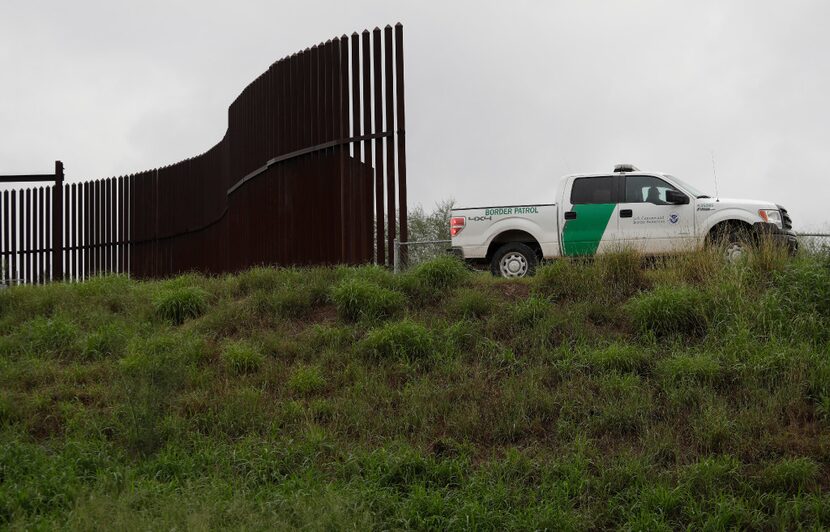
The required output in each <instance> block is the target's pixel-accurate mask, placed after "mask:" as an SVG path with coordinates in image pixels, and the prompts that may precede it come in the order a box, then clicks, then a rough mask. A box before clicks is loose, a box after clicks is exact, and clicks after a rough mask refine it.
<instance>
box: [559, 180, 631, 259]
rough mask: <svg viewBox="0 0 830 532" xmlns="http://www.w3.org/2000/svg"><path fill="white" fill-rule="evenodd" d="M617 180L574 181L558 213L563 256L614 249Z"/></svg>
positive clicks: (590, 253)
mask: <svg viewBox="0 0 830 532" xmlns="http://www.w3.org/2000/svg"><path fill="white" fill-rule="evenodd" d="M618 180H619V178H618V177H617V176H595V177H577V178H574V180H573V181H572V183H571V187H570V194H568V192H567V188H566V189H565V190H566V191H565V194H564V197H563V198H562V203H561V208H560V209H559V217H560V219H559V227H562V239H561V241H562V253H563V254H564V255H569V256H577V255H593V254H595V253H597V252H602V251H604V250H606V249H608V248H610V247H613V243H614V240H615V238H616V233H617V216H616V213H617V210H618V209H617V199H618V195H619V188H620V187H619V184H618Z"/></svg>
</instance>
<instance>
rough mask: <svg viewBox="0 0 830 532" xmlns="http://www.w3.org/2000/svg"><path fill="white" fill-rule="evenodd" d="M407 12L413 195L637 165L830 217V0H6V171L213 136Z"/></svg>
mask: <svg viewBox="0 0 830 532" xmlns="http://www.w3.org/2000/svg"><path fill="white" fill-rule="evenodd" d="M397 21H400V22H402V23H403V24H404V28H405V43H404V45H405V54H406V98H407V155H408V163H409V166H408V172H409V191H410V201H411V205H414V204H416V203H421V204H423V205H424V207H425V208H426V209H429V208H431V207H432V205H433V204H434V203H435V202H436V201H438V200H441V199H444V198H451V197H452V198H455V199H456V201H457V203H459V204H462V205H481V204H506V203H518V202H535V203H538V202H546V201H550V202H552V201H554V195H553V193H554V190H555V188H556V184H557V182H558V179H559V177H560V176H562V175H564V174H567V173H576V172H599V171H607V170H610V169H611V168H612V167H613V165H614V164H615V163H619V162H632V163H634V164H636V165H638V166H639V167H640V168H641V169H648V170H660V171H666V172H669V173H672V174H674V175H677V176H679V177H681V178H683V179H685V180H687V181H689V182H691V183H693V184H694V185H696V186H697V187H698V188H702V189H705V190H709V191H712V192H714V180H713V175H712V174H713V172H712V152H714V156H715V162H716V167H717V175H718V181H719V188H720V194H721V196H722V197H745V198H755V199H766V200H770V201H774V202H777V203H782V204H783V205H785V206H786V207H787V208H788V209H789V210H790V212H791V214H792V217H793V219H794V222H795V225H796V228H801V229H805V228H819V227H823V228H825V229H830V224H828V222H830V209H828V207H827V204H828V201H830V177H828V170H827V169H826V167H827V166H830V161H828V153H827V152H828V148H830V103H828V102H830V31H828V23H830V2H829V1H826V0H813V1H806V0H804V1H798V0H789V1H787V2H784V1H780V2H768V1H758V0H753V1H742V2H737V1H736V2H730V1H724V0H721V1H699V0H697V1H688V2H680V1H671V2H669V1H646V0H643V1H622V0H616V1H585V0H579V1H577V0H571V1H568V2H557V1H516V0H512V1H509V2H506V1H505V2H483V1H481V0H478V1H464V2H461V1H447V0H444V1H441V2H437V1H427V0H418V1H412V2H406V3H404V2H396V1H391V0H386V1H364V0H350V1H348V2H342V1H341V2H335V1H330V2H320V1H309V0H303V1H242V0H238V1H235V2H216V1H206V0H199V1H195V0H192V1H191V0H188V1H184V0H181V1H177V0H163V1H162V0H142V1H140V2H124V1H117V0H106V1H90V0H74V1H71V2H68V1H52V2H47V1H38V0H26V1H20V0H2V2H0V72H1V73H2V78H0V79H1V80H2V81H0V124H1V125H2V130H0V131H2V133H0V135H1V136H0V174H3V173H5V174H11V173H33V172H38V173H39V172H48V171H51V169H52V161H54V160H55V159H62V160H63V161H64V162H65V164H66V167H67V177H68V179H69V180H75V181H80V180H83V179H88V178H100V177H107V176H111V175H122V174H126V173H131V172H135V171H138V170H144V169H148V168H154V167H158V166H161V165H165V164H170V163H174V162H176V161H178V160H180V159H183V158H186V157H189V156H192V155H196V154H199V153H202V152H204V151H205V150H207V149H208V148H210V147H211V146H213V145H214V144H215V143H216V142H218V141H219V140H220V139H221V138H222V136H223V134H224V132H225V128H226V126H227V107H228V105H229V104H230V103H231V102H232V101H233V100H234V99H235V98H236V97H237V95H238V94H239V93H240V92H241V91H242V89H243V88H244V87H245V86H246V85H247V84H248V83H249V82H251V81H252V80H253V79H254V78H255V77H256V76H258V75H259V74H260V73H261V72H263V71H264V70H266V69H267V68H268V66H269V65H270V64H271V63H272V62H273V61H275V60H277V59H279V58H281V57H283V56H285V55H289V54H291V53H293V52H295V51H298V50H300V49H302V48H305V47H307V46H310V45H312V44H315V43H318V42H321V41H324V40H326V39H328V38H331V37H333V36H335V35H341V34H344V33H347V34H350V33H351V32H352V31H355V30H358V31H360V30H362V29H364V28H369V29H371V28H373V27H374V26H383V25H385V24H387V23H390V24H394V23H395V22H397Z"/></svg>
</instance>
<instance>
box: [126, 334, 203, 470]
mask: <svg viewBox="0 0 830 532" xmlns="http://www.w3.org/2000/svg"><path fill="white" fill-rule="evenodd" d="M203 356H204V343H203V342H202V340H201V339H199V338H197V337H194V336H191V335H181V334H163V335H154V336H152V337H149V338H137V339H135V340H133V341H132V342H130V345H129V347H128V354H127V356H126V357H125V358H123V359H122V360H121V361H120V370H121V376H122V382H123V386H124V392H125V403H124V404H123V405H122V406H121V407H120V408H119V409H118V410H119V412H118V414H119V415H117V419H118V423H117V425H118V427H119V429H120V434H121V437H122V440H123V441H124V443H125V444H126V446H127V449H128V450H130V451H132V452H133V453H136V454H139V455H145V456H146V455H149V454H151V453H153V452H155V451H156V450H158V449H159V448H161V446H162V445H163V444H164V442H165V441H166V440H167V437H168V436H169V430H168V429H169V427H167V426H166V424H165V419H166V416H167V414H168V412H169V411H170V408H171V406H172V404H173V402H174V399H175V397H176V396H177V395H178V392H179V391H180V390H181V389H182V388H183V387H184V384H185V382H186V380H187V376H188V368H189V367H192V366H193V365H194V364H195V363H197V362H198V361H199V360H200V359H201V358H202V357H203Z"/></svg>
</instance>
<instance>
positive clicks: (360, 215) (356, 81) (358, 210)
mask: <svg viewBox="0 0 830 532" xmlns="http://www.w3.org/2000/svg"><path fill="white" fill-rule="evenodd" d="M351 45H352V64H351V68H350V69H349V72H350V73H351V80H352V137H359V136H360V36H359V35H358V34H357V32H354V33H352V42H351ZM355 161H360V142H359V141H354V142H352V154H351V158H350V159H349V161H348V162H349V178H350V181H352V184H351V190H352V191H353V194H354V195H353V196H352V201H351V205H352V213H353V217H352V219H353V220H355V221H357V222H358V223H357V224H355V225H356V227H353V228H352V236H353V238H352V240H353V241H354V244H353V245H352V248H353V249H354V250H355V251H354V254H355V259H356V261H357V262H360V263H363V262H366V261H367V260H371V259H367V257H366V251H365V248H366V243H365V241H364V239H365V236H366V233H365V222H366V208H367V206H366V205H365V201H366V197H365V195H364V194H363V187H362V183H363V180H362V179H361V177H362V175H361V174H360V172H359V171H357V172H354V171H352V169H354V168H356V167H355V165H354V164H353V163H354V162H355ZM358 169H359V167H358Z"/></svg>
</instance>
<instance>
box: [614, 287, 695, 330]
mask: <svg viewBox="0 0 830 532" xmlns="http://www.w3.org/2000/svg"><path fill="white" fill-rule="evenodd" d="M711 305H712V302H711V301H710V300H709V298H708V297H707V295H706V294H705V293H704V292H702V291H701V290H699V289H697V288H693V287H690V286H679V287H668V286H660V287H658V288H656V289H655V290H653V291H651V292H647V293H644V294H640V295H639V296H637V297H635V298H634V299H632V300H631V301H630V302H629V304H628V310H629V312H630V314H631V316H632V319H633V321H634V324H635V325H636V326H637V328H638V329H639V330H640V332H642V333H654V334H655V335H656V336H657V337H658V338H659V337H667V336H674V335H682V336H700V335H703V334H705V333H706V331H707V330H708V328H709V322H710V319H709V316H710V312H711V310H710V307H711Z"/></svg>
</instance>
